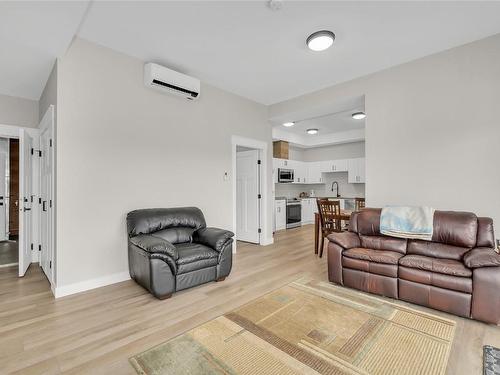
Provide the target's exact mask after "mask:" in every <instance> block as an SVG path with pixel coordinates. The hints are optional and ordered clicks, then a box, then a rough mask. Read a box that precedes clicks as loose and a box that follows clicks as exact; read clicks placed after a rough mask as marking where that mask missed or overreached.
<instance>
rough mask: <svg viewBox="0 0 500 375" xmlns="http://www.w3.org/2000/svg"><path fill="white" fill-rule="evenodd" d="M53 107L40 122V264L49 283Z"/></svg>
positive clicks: (51, 241) (52, 233) (52, 257)
mask: <svg viewBox="0 0 500 375" xmlns="http://www.w3.org/2000/svg"><path fill="white" fill-rule="evenodd" d="M53 134H54V108H53V107H52V106H50V107H49V109H48V110H47V113H45V115H44V117H43V118H42V121H41V122H40V150H41V151H42V155H41V159H40V198H41V200H42V206H41V210H40V242H41V244H40V245H41V248H40V250H41V251H40V266H41V267H42V270H43V272H44V273H45V275H46V276H47V278H48V280H49V281H50V283H51V284H52V283H53V280H54V266H53V265H54V147H53V146H54V145H53Z"/></svg>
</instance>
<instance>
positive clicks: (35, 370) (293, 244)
mask: <svg viewBox="0 0 500 375" xmlns="http://www.w3.org/2000/svg"><path fill="white" fill-rule="evenodd" d="M124 251H126V250H125V249H124ZM16 274H17V268H16V267H10V268H4V269H0V374H6V373H25V374H58V373H70V374H71V373H74V374H77V373H85V374H134V373H135V372H134V370H133V369H132V367H131V366H130V365H129V363H128V358H129V357H131V356H132V355H134V354H137V353H139V352H142V351H144V350H146V349H148V348H150V347H152V346H155V345H157V344H160V343H162V342H164V341H166V340H168V339H170V338H172V337H175V336H177V335H179V334H181V333H183V332H185V331H187V330H189V329H191V328H193V327H195V326H197V325H200V324H201V323H203V322H206V321H208V320H210V319H213V318H215V317H217V316H219V315H221V314H223V313H225V312H228V311H230V310H232V309H234V308H236V307H238V306H240V305H242V304H244V303H246V302H248V301H251V300H252V299H254V298H257V297H259V296H261V295H263V294H265V293H267V292H270V291H272V290H274V289H276V288H279V287H281V286H282V285H285V284H287V283H289V282H291V281H293V280H295V279H297V278H299V277H300V276H303V275H308V276H312V277H315V278H317V279H320V280H327V273H326V257H324V258H323V259H319V258H317V256H315V255H314V252H313V227H312V226H311V225H308V226H304V227H302V228H296V229H292V230H288V231H281V232H279V233H277V235H276V238H275V244H274V245H271V246H267V247H259V246H255V245H250V244H243V243H239V244H238V253H237V254H236V255H235V257H234V266H233V270H232V273H231V275H230V276H229V277H228V278H227V279H226V280H225V281H224V282H220V283H215V282H213V283H209V284H205V285H202V286H199V287H196V288H193V289H189V290H186V291H182V292H179V293H176V294H174V296H173V297H172V298H171V299H168V300H164V301H159V300H157V299H155V298H153V297H152V296H151V295H149V294H148V293H147V292H146V291H145V290H144V289H142V288H141V287H139V286H138V285H137V284H135V283H134V282H133V281H126V282H122V283H118V284H114V285H110V286H107V287H103V288H99V289H95V290H93V291H89V292H85V293H80V294H78V295H73V296H68V297H65V298H60V299H58V300H55V299H54V298H53V296H52V294H51V292H50V290H49V284H48V282H47V281H46V280H45V278H44V276H43V274H42V272H41V271H40V268H39V267H38V266H37V265H32V266H31V267H30V269H29V270H28V273H27V275H26V276H25V277H24V278H21V279H19V278H17V276H16ZM399 303H402V302H399ZM402 304H405V303H402ZM422 310H426V311H431V312H434V313H437V312H435V311H433V310H428V309H425V308H422ZM438 314H439V313H438ZM443 315H444V316H447V317H448V318H453V319H455V320H456V321H457V330H456V335H455V340H454V344H453V349H452V353H451V357H450V361H449V365H448V374H453V375H457V374H468V375H471V374H481V370H482V345H483V344H491V345H495V346H498V347H500V328H499V327H495V326H489V325H486V324H483V323H479V322H475V321H472V320H467V319H462V318H456V317H452V316H451V315H448V314H443Z"/></svg>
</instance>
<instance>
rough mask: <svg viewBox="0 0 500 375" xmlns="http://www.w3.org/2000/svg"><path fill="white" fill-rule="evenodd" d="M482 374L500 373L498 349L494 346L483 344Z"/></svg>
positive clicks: (498, 374) (499, 351) (497, 374)
mask: <svg viewBox="0 0 500 375" xmlns="http://www.w3.org/2000/svg"><path fill="white" fill-rule="evenodd" d="M483 374H484V375H500V349H498V348H495V347H494V346H490V345H485V346H483Z"/></svg>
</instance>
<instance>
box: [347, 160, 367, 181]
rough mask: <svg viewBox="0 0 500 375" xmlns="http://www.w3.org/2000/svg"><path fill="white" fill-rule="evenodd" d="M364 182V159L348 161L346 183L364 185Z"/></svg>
mask: <svg viewBox="0 0 500 375" xmlns="http://www.w3.org/2000/svg"><path fill="white" fill-rule="evenodd" d="M365 181H366V178H365V158H357V159H349V170H348V175H347V182H349V183H350V184H360V183H363V184H364V183H365Z"/></svg>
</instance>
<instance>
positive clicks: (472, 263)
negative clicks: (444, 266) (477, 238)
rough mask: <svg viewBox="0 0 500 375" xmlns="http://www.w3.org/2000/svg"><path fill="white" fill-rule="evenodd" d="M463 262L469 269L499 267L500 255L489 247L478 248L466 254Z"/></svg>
mask: <svg viewBox="0 0 500 375" xmlns="http://www.w3.org/2000/svg"><path fill="white" fill-rule="evenodd" d="M463 262H464V264H465V266H466V267H467V268H480V267H498V266H500V254H497V253H496V252H495V250H493V249H491V248H489V247H476V248H474V249H472V250H469V251H468V252H466V253H465V255H464V258H463Z"/></svg>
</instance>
